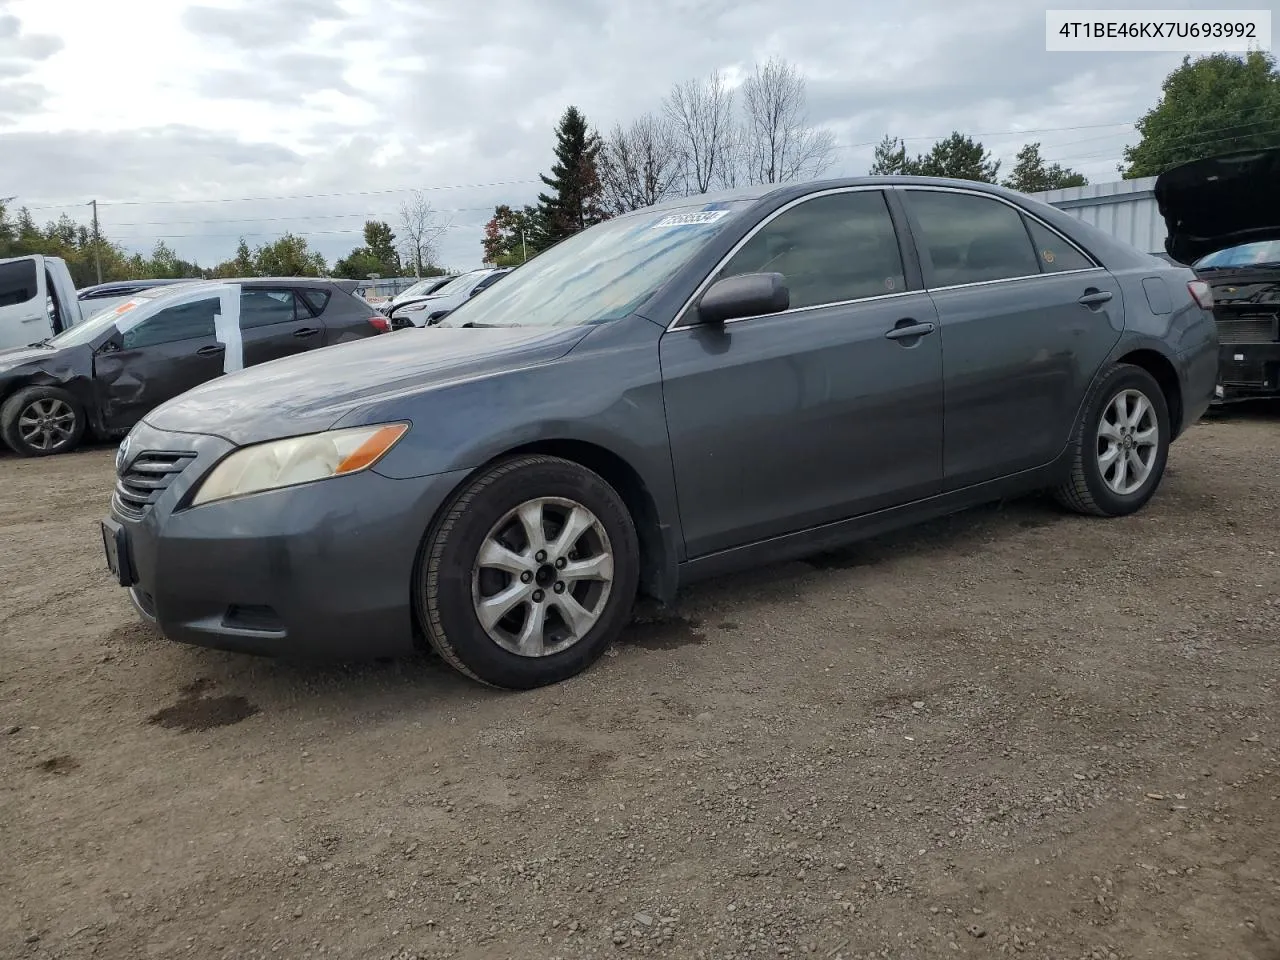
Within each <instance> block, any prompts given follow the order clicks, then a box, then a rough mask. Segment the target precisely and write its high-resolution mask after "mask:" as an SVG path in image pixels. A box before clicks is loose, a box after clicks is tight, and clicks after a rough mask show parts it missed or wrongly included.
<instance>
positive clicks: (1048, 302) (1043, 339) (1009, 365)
mask: <svg viewBox="0 0 1280 960" xmlns="http://www.w3.org/2000/svg"><path fill="white" fill-rule="evenodd" d="M901 195H902V197H903V199H904V204H905V207H906V209H907V211H908V216H909V218H910V222H911V229H912V232H913V233H914V235H915V237H916V241H917V246H918V248H919V252H920V260H921V265H922V268H923V270H924V278H925V283H926V286H928V288H929V290H930V293H931V295H932V296H933V300H934V303H935V304H936V305H937V308H938V315H939V318H940V321H941V324H942V337H941V340H942V344H943V350H944V352H945V355H946V375H945V379H944V389H945V392H946V450H945V454H944V458H943V459H944V476H945V488H946V489H947V490H954V489H959V488H962V487H965V486H969V485H971V484H975V483H981V482H983V481H985V480H992V479H996V478H998V477H1003V476H1008V475H1010V474H1014V473H1018V472H1020V471H1023V470H1028V469H1031V468H1034V467H1038V466H1042V465H1044V464H1047V463H1049V462H1050V461H1052V460H1053V459H1054V458H1055V457H1057V456H1058V454H1060V453H1061V452H1062V450H1063V448H1064V447H1065V446H1066V444H1067V442H1068V440H1069V438H1070V434H1071V430H1072V428H1073V426H1074V424H1075V419H1076V415H1077V411H1078V410H1079V407H1080V403H1081V401H1082V400H1083V398H1084V394H1085V392H1086V391H1087V390H1088V388H1089V384H1090V383H1091V382H1092V380H1093V376H1094V374H1095V373H1096V371H1097V370H1098V368H1099V367H1100V366H1101V364H1102V362H1103V360H1104V359H1105V358H1106V356H1107V354H1108V353H1110V351H1111V348H1112V347H1114V346H1115V344H1116V342H1117V341H1118V340H1119V338H1120V334H1121V331H1122V330H1123V328H1124V312H1123V310H1124V307H1123V297H1122V293H1121V290H1120V285H1119V284H1118V283H1117V282H1116V280H1115V278H1113V277H1112V276H1111V274H1110V273H1109V272H1107V271H1106V270H1104V269H1102V268H1101V267H1099V266H1098V265H1097V264H1095V263H1094V262H1093V261H1092V260H1090V259H1089V257H1088V256H1087V255H1086V254H1085V253H1084V252H1083V251H1081V250H1079V249H1078V248H1077V247H1075V246H1074V245H1073V244H1072V243H1071V242H1070V241H1068V240H1067V239H1065V238H1064V237H1062V236H1061V235H1060V234H1058V233H1057V232H1056V231H1054V230H1051V229H1050V228H1049V227H1047V226H1046V225H1044V224H1043V223H1041V222H1039V221H1038V220H1035V219H1034V218H1031V217H1028V216H1026V215H1025V214H1023V213H1022V212H1021V211H1020V210H1018V209H1017V208H1016V207H1014V206H1013V205H1012V204H1009V203H1005V202H1004V201H1002V200H998V199H996V198H995V197H992V196H989V195H985V196H984V195H980V194H977V193H968V192H965V191H963V190H943V189H937V188H917V187H911V188H903V190H902V194H901Z"/></svg>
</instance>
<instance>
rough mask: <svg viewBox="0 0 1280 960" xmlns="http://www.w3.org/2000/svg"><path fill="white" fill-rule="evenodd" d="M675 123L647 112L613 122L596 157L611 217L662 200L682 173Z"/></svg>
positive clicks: (672, 188) (667, 195) (604, 200)
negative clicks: (627, 122) (627, 123)
mask: <svg viewBox="0 0 1280 960" xmlns="http://www.w3.org/2000/svg"><path fill="white" fill-rule="evenodd" d="M681 159H682V153H681V145H680V141H679V140H678V139H677V136H676V129H675V125H674V124H672V122H671V121H670V120H669V119H667V118H666V117H665V116H655V115H654V114H652V113H646V114H645V115H644V116H643V117H641V118H640V119H638V120H635V121H632V123H631V126H629V127H626V128H623V126H622V124H616V125H615V126H614V128H613V131H612V132H611V133H610V134H609V136H608V137H607V138H606V139H605V141H604V145H603V147H602V149H601V150H600V155H599V157H598V158H597V161H596V163H597V167H598V168H599V171H600V185H601V187H602V188H603V191H604V197H603V202H604V206H605V209H606V210H607V211H608V212H609V214H610V215H611V216H617V215H618V214H621V213H629V212H630V211H632V210H639V209H641V208H642V207H651V206H653V205H654V204H655V203H661V202H662V201H663V200H665V199H667V198H668V197H669V196H672V195H673V194H674V193H676V192H677V189H678V186H679V180H680V177H681V175H682V174H683V170H682V167H681Z"/></svg>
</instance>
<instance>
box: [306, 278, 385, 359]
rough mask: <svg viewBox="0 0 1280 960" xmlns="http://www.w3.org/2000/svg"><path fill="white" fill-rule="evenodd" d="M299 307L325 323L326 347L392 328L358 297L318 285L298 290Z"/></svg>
mask: <svg viewBox="0 0 1280 960" xmlns="http://www.w3.org/2000/svg"><path fill="white" fill-rule="evenodd" d="M298 306H299V309H302V308H305V309H307V310H308V311H310V313H311V315H312V316H313V317H316V318H318V319H319V320H323V321H324V343H325V345H326V346H328V345H330V344H334V343H347V342H349V341H351V340H363V339H364V338H365V337H372V336H373V335H374V334H378V333H385V332H386V331H388V330H389V329H391V323H390V321H389V320H387V318H386V317H385V316H383V315H382V314H381V313H379V312H378V311H377V310H376V309H374V308H373V307H371V306H370V305H369V304H367V303H365V302H364V301H363V300H361V299H360V298H359V297H353V296H352V295H351V294H349V293H345V292H343V291H342V290H329V289H326V288H324V287H319V286H315V287H312V286H308V287H299V288H298Z"/></svg>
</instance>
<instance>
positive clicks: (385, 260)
mask: <svg viewBox="0 0 1280 960" xmlns="http://www.w3.org/2000/svg"><path fill="white" fill-rule="evenodd" d="M364 243H365V246H366V247H367V248H368V249H369V252H370V253H372V254H373V256H374V257H375V258H376V259H377V261H378V263H379V264H381V270H380V271H379V272H381V273H382V274H383V275H384V276H390V277H398V276H399V275H400V274H401V272H402V268H401V265H400V254H399V252H398V251H397V250H396V235H395V234H394V233H392V232H391V224H389V223H387V222H386V221H385V220H366V221H365V225H364Z"/></svg>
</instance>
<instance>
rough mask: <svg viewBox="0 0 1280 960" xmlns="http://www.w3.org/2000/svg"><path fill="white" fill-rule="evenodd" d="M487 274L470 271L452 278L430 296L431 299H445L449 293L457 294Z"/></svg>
mask: <svg viewBox="0 0 1280 960" xmlns="http://www.w3.org/2000/svg"><path fill="white" fill-rule="evenodd" d="M482 273H488V271H487V270H472V271H471V272H470V273H464V274H462V276H459V277H454V278H453V279H452V280H450V281H449V282H448V283H446V284H445V285H444V286H443V287H441V288H440V289H439V290H437V291H436V292H435V293H433V294H432V296H433V297H447V296H448V295H449V294H451V293H457V292H458V291H459V290H462V289H463V288H464V287H469V286H470V285H471V284H472V283H474V282H475V281H476V279H477V278H478V277H479V276H480V275H481V274H482Z"/></svg>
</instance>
